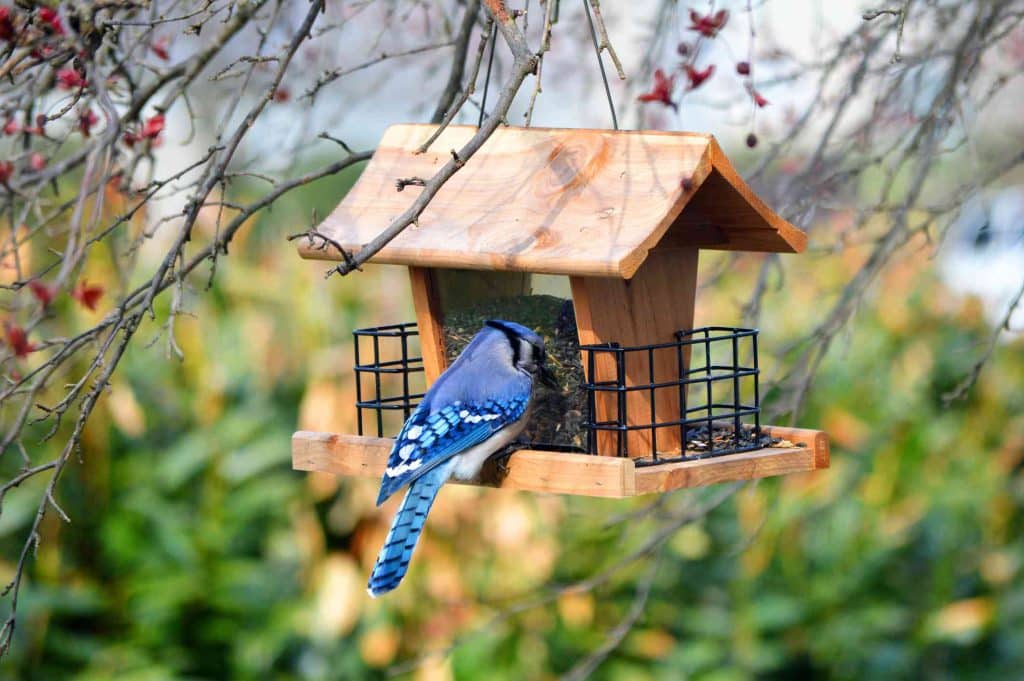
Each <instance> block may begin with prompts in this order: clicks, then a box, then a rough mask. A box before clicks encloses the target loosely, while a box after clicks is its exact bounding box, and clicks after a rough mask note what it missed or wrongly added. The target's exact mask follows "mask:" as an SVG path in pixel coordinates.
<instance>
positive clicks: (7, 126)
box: [4, 118, 21, 135]
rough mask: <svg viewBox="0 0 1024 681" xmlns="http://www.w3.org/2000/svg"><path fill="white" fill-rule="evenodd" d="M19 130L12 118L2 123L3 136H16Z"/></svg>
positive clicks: (16, 122)
mask: <svg viewBox="0 0 1024 681" xmlns="http://www.w3.org/2000/svg"><path fill="white" fill-rule="evenodd" d="M20 129H21V128H20V126H19V125H18V121H16V120H14V119H13V118H8V119H7V122H6V123H4V134H5V135H17V134H18V130H20Z"/></svg>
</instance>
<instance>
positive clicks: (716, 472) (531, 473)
mask: <svg viewBox="0 0 1024 681" xmlns="http://www.w3.org/2000/svg"><path fill="white" fill-rule="evenodd" d="M763 428H764V430H765V432H767V433H768V434H770V435H771V436H772V437H778V438H783V439H785V440H788V441H789V442H791V443H792V444H794V445H802V446H794V447H787V448H780V447H775V448H770V449H760V450H757V451H755V452H741V453H739V454H729V455H726V456H718V457H715V458H710V459H701V460H698V461H685V462H682V463H666V464H659V465H656V466H642V467H639V468H638V467H636V465H635V464H634V462H633V460H632V459H629V458H624V457H622V458H620V457H613V456H591V455H589V454H564V453H559V452H542V451H537V450H530V449H524V450H520V451H518V452H515V453H514V454H512V456H510V457H509V458H508V461H507V462H505V467H504V470H502V469H501V468H500V467H499V466H498V464H497V462H495V461H491V462H488V464H487V465H486V466H485V467H484V471H483V473H482V474H481V479H480V480H476V481H473V482H471V483H468V484H476V485H485V486H490V487H500V488H502V489H515V490H522V491H526V492H542V493H552V494H574V495H582V496H591V497H605V498H612V499H618V498H623V497H630V496H635V495H640V494H654V493H661V492H668V491H671V490H675V489H681V488H684V487H700V486H703V485H712V484H715V483H719V482H729V481H733V480H749V479H752V478H764V477H769V476H774V475H785V474H788V473H804V472H807V471H814V470H819V469H822V468H828V466H829V443H828V436H827V435H826V434H825V433H823V432H822V431H820V430H807V429H803V428H780V427H775V426H764V427H763ZM393 442H394V441H393V440H391V439H390V438H380V437H359V436H356V435H339V434H334V433H314V432H309V431H298V432H297V433H295V434H294V435H293V436H292V466H293V467H294V468H295V469H296V470H301V471H320V472H324V473H333V474H335V475H342V476H347V477H371V478H378V479H379V478H380V477H381V476H382V475H383V474H384V468H385V467H386V466H387V459H388V454H389V453H390V452H391V447H392V444H393Z"/></svg>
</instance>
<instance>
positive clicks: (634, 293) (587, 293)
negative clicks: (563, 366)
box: [570, 248, 697, 458]
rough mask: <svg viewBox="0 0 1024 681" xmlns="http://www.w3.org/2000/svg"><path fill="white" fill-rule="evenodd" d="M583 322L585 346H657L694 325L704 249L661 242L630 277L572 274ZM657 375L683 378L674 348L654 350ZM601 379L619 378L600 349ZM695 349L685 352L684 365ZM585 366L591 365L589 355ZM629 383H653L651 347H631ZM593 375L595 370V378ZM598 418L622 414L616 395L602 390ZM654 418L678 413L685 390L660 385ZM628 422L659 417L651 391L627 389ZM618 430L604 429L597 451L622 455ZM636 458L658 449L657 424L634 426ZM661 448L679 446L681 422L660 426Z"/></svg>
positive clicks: (630, 438) (631, 441)
mask: <svg viewBox="0 0 1024 681" xmlns="http://www.w3.org/2000/svg"><path fill="white" fill-rule="evenodd" d="M570 283H571V284H572V297H573V304H574V305H575V307H576V326H577V329H578V330H579V336H580V343H581V344H583V345H590V344H599V343H611V342H618V343H619V344H621V345H623V346H637V345H651V344H654V343H668V342H671V341H673V340H675V333H676V331H679V330H680V329H692V328H693V312H694V297H695V295H696V291H697V249H696V248H686V249H683V248H679V249H675V250H672V251H669V250H663V249H660V248H657V249H655V250H654V251H652V252H651V253H650V255H649V256H648V258H647V260H646V261H645V262H644V264H643V265H642V266H641V267H640V269H639V270H638V271H637V273H636V275H635V276H634V277H633V278H632V279H630V280H628V281H624V280H621V279H608V278H600V277H570ZM653 359H654V382H655V383H661V382H667V381H675V380H678V378H679V376H680V366H679V361H678V357H677V355H676V352H675V350H674V349H661V350H656V351H655V352H654V356H653ZM595 360H596V361H595V366H594V371H595V373H596V375H597V376H596V377H597V380H599V381H607V380H614V379H615V372H616V365H615V359H614V357H613V356H612V355H611V354H610V353H597V354H596V355H595ZM688 362H689V353H688V352H686V353H684V365H685V364H687V363H688ZM583 363H584V371H585V372H588V371H589V366H587V365H588V362H587V361H586V358H585V357H584V362H583ZM625 370H626V385H628V386H637V385H641V384H649V383H651V362H650V359H649V358H648V356H647V353H644V352H631V353H627V354H626V362H625ZM588 378H589V377H588ZM595 407H596V411H597V418H598V420H599V421H607V420H612V419H617V418H618V417H619V414H618V411H619V407H618V403H617V399H616V395H615V394H614V393H609V392H600V393H598V394H597V395H596V396H595ZM654 408H655V416H654V419H653V422H657V423H664V422H671V421H676V420H678V419H679V389H678V388H677V387H671V388H659V389H657V390H656V391H655V395H654ZM626 422H627V423H628V424H629V425H640V424H649V423H652V418H651V394H650V391H647V390H639V391H633V392H629V393H626ZM617 439H618V435H617V433H614V432H609V431H603V432H599V433H598V438H597V445H598V450H597V451H598V453H599V454H602V455H612V456H614V455H616V454H617V453H618V451H617V449H618V446H617ZM626 439H627V445H628V454H629V456H631V457H634V458H636V457H649V456H651V454H652V453H653V447H652V445H653V443H652V438H651V431H650V430H648V429H645V430H635V431H631V432H629V433H628V434H627V435H626ZM656 439H657V448H658V451H659V452H661V453H664V454H671V453H673V452H675V453H678V452H679V448H680V431H679V428H678V427H672V428H659V429H658V431H657V433H656Z"/></svg>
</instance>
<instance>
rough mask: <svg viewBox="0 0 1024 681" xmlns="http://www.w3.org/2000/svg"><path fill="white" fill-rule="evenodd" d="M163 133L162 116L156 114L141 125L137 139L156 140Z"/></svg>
mask: <svg viewBox="0 0 1024 681" xmlns="http://www.w3.org/2000/svg"><path fill="white" fill-rule="evenodd" d="M163 131H164V115H163V114H156V115H155V116H151V117H150V118H147V119H146V122H145V123H144V124H143V125H142V132H141V133H140V134H139V137H140V138H142V139H156V138H157V137H159V136H160V133H162V132H163Z"/></svg>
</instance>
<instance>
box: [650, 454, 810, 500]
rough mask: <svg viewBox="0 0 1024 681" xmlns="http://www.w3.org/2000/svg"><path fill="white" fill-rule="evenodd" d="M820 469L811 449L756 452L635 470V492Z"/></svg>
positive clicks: (652, 491)
mask: <svg viewBox="0 0 1024 681" xmlns="http://www.w3.org/2000/svg"><path fill="white" fill-rule="evenodd" d="M818 468H821V466H819V465H818V459H817V456H816V452H815V450H814V449H813V448H811V447H793V448H791V449H774V448H773V449H759V450H757V451H754V452H741V453H739V454H729V455H728V456H719V457H715V458H713V459H703V460H700V461H684V462H682V463H666V464H660V465H658V466H644V467H641V468H637V469H636V493H637V494H653V493H656V492H670V491H672V490H674V489H681V488H683V487H703V486H705V485H714V484H716V483H720V482H731V481H733V480H750V479H754V478H767V477H770V476H774V475H786V474H788V473H805V472H807V471H813V470H817V469H818Z"/></svg>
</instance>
